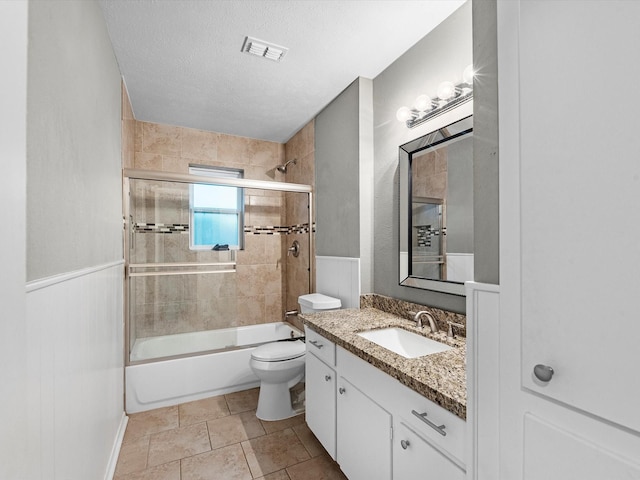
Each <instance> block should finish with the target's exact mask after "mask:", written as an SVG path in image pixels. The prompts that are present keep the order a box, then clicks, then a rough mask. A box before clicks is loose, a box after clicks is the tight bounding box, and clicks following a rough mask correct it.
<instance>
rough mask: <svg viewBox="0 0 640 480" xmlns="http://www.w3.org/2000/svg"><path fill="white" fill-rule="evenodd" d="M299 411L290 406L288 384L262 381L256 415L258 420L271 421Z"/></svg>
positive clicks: (291, 415)
mask: <svg viewBox="0 0 640 480" xmlns="http://www.w3.org/2000/svg"><path fill="white" fill-rule="evenodd" d="M300 413H301V412H300V411H296V410H294V409H293V408H292V406H291V393H290V391H289V385H288V384H286V383H284V384H283V383H265V382H262V384H261V385H260V395H259V397H258V409H257V410H256V417H258V418H259V419H260V420H267V421H272V422H273V421H276V420H284V419H285V418H291V417H295V416H296V415H299V414H300Z"/></svg>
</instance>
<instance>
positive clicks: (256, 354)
mask: <svg viewBox="0 0 640 480" xmlns="http://www.w3.org/2000/svg"><path fill="white" fill-rule="evenodd" d="M305 352H306V345H305V344H304V343H303V342H301V341H299V340H295V341H286V342H272V343H266V344H264V345H260V346H259V347H258V348H256V349H255V350H254V351H253V353H251V358H253V359H254V360H258V361H261V362H282V361H284V360H293V359H295V358H300V357H302V356H304V354H305Z"/></svg>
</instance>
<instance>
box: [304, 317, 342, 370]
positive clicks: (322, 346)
mask: <svg viewBox="0 0 640 480" xmlns="http://www.w3.org/2000/svg"><path fill="white" fill-rule="evenodd" d="M304 334H305V337H306V343H307V352H309V353H311V354H313V355H315V356H316V357H318V358H319V359H320V360H322V361H323V362H324V363H326V364H327V365H329V366H330V367H335V365H336V344H335V343H333V342H330V341H329V340H327V339H326V338H325V337H323V336H322V335H320V334H319V333H317V332H315V331H314V330H312V329H310V328H309V327H307V326H306V325H305V326H304Z"/></svg>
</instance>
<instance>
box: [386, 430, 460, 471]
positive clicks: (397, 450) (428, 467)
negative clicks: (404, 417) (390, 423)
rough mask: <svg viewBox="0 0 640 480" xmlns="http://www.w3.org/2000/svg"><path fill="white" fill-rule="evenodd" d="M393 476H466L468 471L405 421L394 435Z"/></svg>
mask: <svg viewBox="0 0 640 480" xmlns="http://www.w3.org/2000/svg"><path fill="white" fill-rule="evenodd" d="M393 437H394V438H393V478H394V480H419V479H425V480H426V479H429V478H433V479H438V480H464V478H465V472H464V470H462V469H461V468H460V467H458V466H457V465H455V464H454V463H453V462H451V460H449V459H448V458H447V457H445V456H444V455H443V454H442V453H440V452H439V451H437V450H436V449H435V448H434V447H433V446H432V445H430V444H429V443H428V442H427V441H425V439H423V438H421V437H420V436H419V435H418V434H417V433H416V432H414V431H413V430H412V429H411V428H409V427H408V426H407V425H405V424H404V423H402V422H399V423H396V424H395V427H394V435H393Z"/></svg>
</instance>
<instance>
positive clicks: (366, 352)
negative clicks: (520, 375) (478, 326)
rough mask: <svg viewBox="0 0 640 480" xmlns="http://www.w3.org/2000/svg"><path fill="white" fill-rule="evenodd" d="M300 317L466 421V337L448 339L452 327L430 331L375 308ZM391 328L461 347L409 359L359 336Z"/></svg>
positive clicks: (317, 330) (329, 338)
mask: <svg viewBox="0 0 640 480" xmlns="http://www.w3.org/2000/svg"><path fill="white" fill-rule="evenodd" d="M300 317H301V319H302V321H303V322H304V324H305V325H307V326H308V327H309V328H311V329H313V330H315V331H316V332H317V333H319V334H320V335H322V336H324V337H326V338H327V339H328V340H331V341H332V342H334V343H335V344H336V345H339V346H341V347H342V348H344V349H345V350H348V351H349V352H351V353H353V354H354V355H356V356H358V357H360V358H361V359H363V360H365V361H366V362H368V363H370V364H371V365H373V366H374V367H377V368H378V369H380V370H382V371H383V372H385V373H387V374H389V375H391V376H392V377H393V378H395V379H397V380H398V381H399V382H400V383H402V384H404V385H406V386H407V387H409V388H411V389H413V390H415V391H416V392H418V393H420V394H421V395H423V396H425V397H426V398H428V399H429V400H431V401H432V402H434V403H436V404H438V405H440V406H441V407H443V408H445V409H446V410H448V411H450V412H451V413H453V414H455V415H457V416H458V417H460V418H462V419H463V420H466V417H467V389H466V366H465V357H466V342H465V340H464V338H458V337H455V338H453V339H451V338H447V335H446V332H438V333H435V334H432V333H425V330H426V331H428V330H429V329H428V328H425V330H420V329H418V328H417V326H416V324H415V322H412V321H410V320H408V319H404V318H402V317H399V316H397V315H393V314H390V313H386V312H383V311H382V310H377V309H375V308H363V309H344V310H333V311H329V312H320V313H302V314H300ZM386 327H401V328H404V329H405V330H409V331H411V332H414V333H418V334H421V335H424V336H426V337H429V338H431V339H433V340H438V341H440V342H442V343H446V344H447V345H450V346H452V347H455V348H453V349H451V350H447V351H446V352H442V353H435V354H431V355H427V356H424V357H418V358H405V357H403V356H401V355H398V354H396V353H394V352H392V351H390V350H387V349H386V348H383V347H381V346H379V345H377V344H375V343H373V342H370V341H369V340H366V339H364V338H362V337H360V336H359V335H357V333H358V332H363V331H366V330H372V329H379V328H386Z"/></svg>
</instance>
